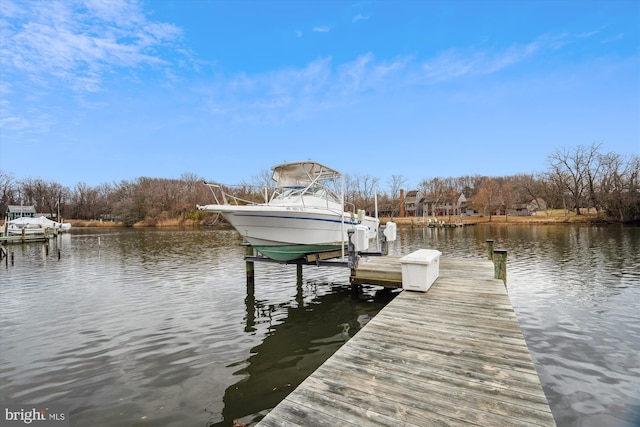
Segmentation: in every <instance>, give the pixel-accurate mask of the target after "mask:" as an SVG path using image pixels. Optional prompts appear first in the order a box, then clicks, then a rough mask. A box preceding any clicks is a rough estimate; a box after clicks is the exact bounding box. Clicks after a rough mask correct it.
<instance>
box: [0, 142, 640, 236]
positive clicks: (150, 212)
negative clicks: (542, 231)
mask: <svg viewBox="0 0 640 427" xmlns="http://www.w3.org/2000/svg"><path fill="white" fill-rule="evenodd" d="M639 174H640V157H639V156H638V155H637V154H631V155H622V154H617V153H602V152H601V150H600V145H599V144H592V145H589V146H578V147H576V148H563V149H556V150H555V151H554V152H553V153H551V154H550V155H548V157H547V169H546V170H545V171H543V172H539V173H531V174H518V175H514V176H505V177H487V176H480V175H473V176H462V177H446V178H442V177H435V178H426V179H424V180H422V181H421V182H420V183H419V184H418V186H417V187H414V188H406V186H407V180H406V178H405V177H404V176H402V175H393V176H391V177H389V178H388V179H387V181H386V182H385V183H384V184H382V183H381V182H380V180H379V178H377V177H373V176H370V175H364V176H362V175H355V176H352V175H346V176H345V200H346V202H347V203H348V204H349V207H350V208H351V207H352V208H354V209H365V210H367V211H368V212H372V211H373V210H374V204H375V202H374V200H375V195H376V194H377V200H378V206H379V208H383V209H384V210H385V211H387V212H390V213H391V214H392V215H395V216H397V215H398V213H399V211H400V190H405V192H407V191H408V190H411V189H416V190H420V191H421V192H422V193H423V194H424V195H425V197H427V198H429V199H430V200H431V201H432V202H434V201H435V202H436V203H441V204H442V205H447V204H448V205H449V206H454V205H455V204H456V203H457V200H458V198H459V197H460V194H461V193H463V194H464V195H465V197H466V198H467V200H468V201H470V205H471V206H472V207H473V208H474V209H475V210H476V211H477V212H479V213H481V214H489V215H490V214H491V211H492V210H493V209H494V208H495V207H496V206H498V207H500V206H502V207H503V208H505V209H509V208H510V207H511V206H514V205H517V204H526V203H531V202H532V201H536V203H539V205H542V204H544V205H546V206H547V208H549V209H562V208H564V209H566V210H567V211H568V210H573V211H575V212H576V213H577V214H578V215H580V214H581V213H582V210H583V209H587V208H589V209H595V211H596V212H597V214H598V215H599V216H600V217H602V218H609V219H614V220H616V221H620V222H628V221H638V220H640V188H639V182H638V181H639ZM271 186H272V182H271V180H270V173H269V171H268V170H265V171H263V172H261V173H260V174H258V175H256V176H254V177H253V178H252V180H251V182H249V183H247V182H242V183H241V184H240V185H238V186H225V190H226V191H227V192H228V193H230V194H233V195H235V196H238V197H240V198H242V199H245V200H253V201H257V202H262V201H264V191H265V190H264V189H265V187H267V188H270V187H271ZM0 196H1V199H0V209H1V210H2V212H5V211H6V208H7V205H20V204H23V205H33V206H35V208H36V210H37V211H38V212H43V213H52V214H55V213H57V212H59V213H60V216H61V217H62V218H68V219H84V220H91V219H102V220H113V221H118V222H122V223H124V224H125V225H133V224H136V223H140V222H143V223H144V224H146V225H155V224H156V223H158V222H159V221H163V220H176V219H177V220H178V221H179V222H180V221H186V220H192V221H199V222H200V221H206V220H207V215H206V214H205V213H204V212H202V211H197V210H196V205H197V204H207V203H212V202H213V196H212V194H211V192H210V190H209V188H208V187H207V186H205V185H204V183H203V178H202V177H199V176H197V175H195V174H191V173H185V174H183V175H182V176H181V177H180V179H165V178H148V177H141V178H137V179H135V180H131V181H121V182H119V183H113V184H101V185H99V186H96V187H92V186H89V185H87V184H86V183H84V182H79V183H78V184H76V185H75V186H74V187H73V188H69V187H65V186H63V185H61V184H59V183H56V182H47V181H44V180H42V179H39V178H31V177H29V178H25V179H16V178H14V176H13V175H12V174H10V173H8V172H4V171H0ZM542 201H544V202H542Z"/></svg>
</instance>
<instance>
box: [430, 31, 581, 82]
mask: <svg viewBox="0 0 640 427" xmlns="http://www.w3.org/2000/svg"><path fill="white" fill-rule="evenodd" d="M568 42H569V40H568V35H567V34H560V35H557V36H549V35H544V36H541V37H539V38H538V39H536V40H535V41H533V42H531V43H527V44H521V45H512V46H510V47H508V48H505V49H502V50H495V49H493V50H492V49H485V50H474V49H450V50H447V51H445V52H442V53H440V54H439V55H437V56H436V57H435V58H433V59H431V60H429V61H426V62H424V63H423V64H422V69H423V75H424V77H425V78H426V80H427V82H428V83H438V82H443V81H447V80H452V79H455V78H458V77H462V76H466V75H487V74H493V73H496V72H499V71H501V70H503V69H506V68H508V67H511V66H513V65H515V64H518V63H520V62H523V61H525V60H527V59H529V58H531V57H533V56H534V55H536V54H539V53H540V52H543V51H549V50H557V49H560V48H561V47H563V46H564V45H565V44H567V43H568Z"/></svg>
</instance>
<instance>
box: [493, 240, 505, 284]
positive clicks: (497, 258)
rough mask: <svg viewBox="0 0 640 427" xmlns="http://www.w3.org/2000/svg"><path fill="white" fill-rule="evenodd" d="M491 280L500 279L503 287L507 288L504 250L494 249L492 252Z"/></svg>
mask: <svg viewBox="0 0 640 427" xmlns="http://www.w3.org/2000/svg"><path fill="white" fill-rule="evenodd" d="M493 271H494V273H493V278H494V279H502V281H503V282H504V285H505V286H507V251H506V250H504V249H495V250H494V251H493Z"/></svg>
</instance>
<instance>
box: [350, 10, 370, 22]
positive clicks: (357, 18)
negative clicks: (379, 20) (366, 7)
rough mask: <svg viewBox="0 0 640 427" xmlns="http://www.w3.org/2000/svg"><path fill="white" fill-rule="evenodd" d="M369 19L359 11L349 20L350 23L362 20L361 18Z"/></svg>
mask: <svg viewBox="0 0 640 427" xmlns="http://www.w3.org/2000/svg"><path fill="white" fill-rule="evenodd" d="M367 19H369V17H368V16H365V15H362V14H361V13H359V14H357V15H356V16H354V17H353V19H352V20H351V23H352V24H355V23H356V22H358V21H363V20H367Z"/></svg>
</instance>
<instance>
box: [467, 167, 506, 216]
mask: <svg viewBox="0 0 640 427" xmlns="http://www.w3.org/2000/svg"><path fill="white" fill-rule="evenodd" d="M499 195H500V185H499V184H498V182H496V180H495V179H493V178H489V177H485V178H484V179H483V180H482V182H481V183H480V188H479V189H478V193H477V194H476V195H475V197H474V198H473V206H474V208H475V209H476V210H478V211H482V214H483V215H486V214H487V212H488V213H489V222H491V215H492V212H493V209H494V208H495V207H496V205H497V203H498V199H499Z"/></svg>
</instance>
